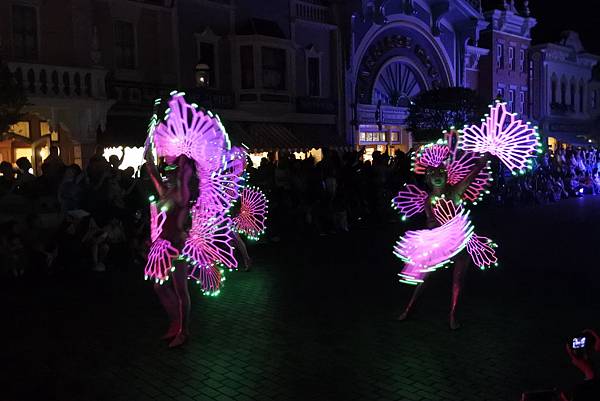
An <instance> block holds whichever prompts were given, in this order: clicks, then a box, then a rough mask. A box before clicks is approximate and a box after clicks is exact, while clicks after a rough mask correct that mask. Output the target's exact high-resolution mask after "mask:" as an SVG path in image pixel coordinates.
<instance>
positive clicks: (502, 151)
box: [459, 103, 540, 172]
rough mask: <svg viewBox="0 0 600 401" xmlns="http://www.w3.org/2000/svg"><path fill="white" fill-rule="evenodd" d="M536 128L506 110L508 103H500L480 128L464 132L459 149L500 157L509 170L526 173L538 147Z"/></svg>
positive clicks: (471, 127) (465, 129)
mask: <svg viewBox="0 0 600 401" xmlns="http://www.w3.org/2000/svg"><path fill="white" fill-rule="evenodd" d="M539 145H540V143H539V139H538V134H537V132H536V130H535V128H533V127H530V126H529V125H527V124H525V123H523V121H521V120H518V119H517V118H516V114H513V113H509V112H507V111H506V103H497V104H496V105H495V106H493V107H491V108H490V114H489V116H488V117H487V118H486V119H485V121H484V122H483V123H482V124H481V126H477V125H472V126H470V127H466V128H464V129H463V130H462V135H461V136H460V142H459V147H460V148H461V149H463V150H466V151H470V152H475V153H486V152H489V153H491V154H492V155H494V156H497V157H498V158H499V159H500V161H502V163H504V165H506V167H508V168H509V169H510V170H512V171H513V172H514V171H524V170H525V169H527V168H528V167H529V162H530V160H531V159H532V158H533V157H534V155H535V154H536V152H537V151H538V148H539Z"/></svg>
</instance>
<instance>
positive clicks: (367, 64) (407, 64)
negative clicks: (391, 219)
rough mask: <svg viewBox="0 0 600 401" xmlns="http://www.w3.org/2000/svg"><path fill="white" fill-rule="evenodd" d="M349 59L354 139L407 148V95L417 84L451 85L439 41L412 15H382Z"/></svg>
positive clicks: (377, 146) (451, 77)
mask: <svg viewBox="0 0 600 401" xmlns="http://www.w3.org/2000/svg"><path fill="white" fill-rule="evenodd" d="M352 60H353V67H352V74H351V77H352V87H351V88H350V89H351V90H352V92H353V93H352V95H353V96H352V98H353V99H352V101H353V104H352V107H353V110H352V113H353V116H354V118H353V130H354V143H355V144H357V145H359V146H367V148H369V147H370V148H373V149H380V150H381V149H384V148H385V147H386V146H387V147H388V148H400V149H403V150H407V149H408V148H409V147H410V146H411V140H410V135H409V133H408V132H407V131H406V129H405V121H406V117H407V116H408V106H409V105H410V101H411V99H412V98H414V97H415V96H416V95H417V94H418V93H419V92H421V91H423V90H428V89H432V88H439V87H447V86H452V85H453V82H454V71H453V70H452V67H451V62H450V58H449V57H448V55H447V53H446V51H445V49H444V47H443V46H442V45H441V44H440V42H439V39H438V38H435V37H434V36H433V35H432V34H431V30H430V28H429V27H427V26H426V25H425V24H423V23H422V22H421V21H419V20H417V19H416V18H414V17H411V16H406V15H396V16H387V21H386V23H385V24H383V25H376V24H374V25H372V26H371V28H370V29H369V30H368V32H366V33H365V35H364V36H363V37H362V40H361V41H360V43H359V44H358V45H357V46H356V49H355V51H354V54H353V57H352Z"/></svg>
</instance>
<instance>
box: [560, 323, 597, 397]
mask: <svg viewBox="0 0 600 401" xmlns="http://www.w3.org/2000/svg"><path fill="white" fill-rule="evenodd" d="M583 334H585V337H586V342H588V344H587V345H586V348H585V349H584V351H583V352H580V353H578V352H576V351H575V350H573V349H572V347H571V344H568V343H567V344H566V350H567V355H568V356H569V358H570V359H571V362H572V363H573V365H575V367H576V368H577V369H579V370H580V371H581V373H583V375H584V381H583V382H581V383H579V384H577V385H576V386H575V388H574V389H573V392H572V395H571V396H570V397H569V395H567V394H565V392H562V393H561V398H562V401H597V400H600V378H599V377H598V373H597V372H596V368H595V366H594V364H593V362H592V359H591V354H592V353H598V352H600V337H598V334H596V332H595V331H594V330H591V329H586V330H584V331H583Z"/></svg>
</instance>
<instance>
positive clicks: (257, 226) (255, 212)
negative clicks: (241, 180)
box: [233, 187, 268, 240]
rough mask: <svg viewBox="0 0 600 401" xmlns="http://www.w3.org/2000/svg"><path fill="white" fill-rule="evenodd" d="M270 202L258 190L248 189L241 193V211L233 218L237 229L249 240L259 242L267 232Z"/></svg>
mask: <svg viewBox="0 0 600 401" xmlns="http://www.w3.org/2000/svg"><path fill="white" fill-rule="evenodd" d="M267 203H268V200H267V197H266V196H265V194H264V193H263V192H262V191H261V190H260V189H258V188H255V187H246V188H244V189H243V190H242V192H241V193H240V210H239V213H238V215H237V216H235V217H234V218H233V226H234V227H235V229H236V230H237V231H238V232H239V233H242V234H244V235H246V236H247V237H248V238H249V239H253V240H258V238H259V237H260V236H261V235H262V234H263V233H264V232H265V221H266V220H267V211H268V206H267Z"/></svg>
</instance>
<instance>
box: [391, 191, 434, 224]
mask: <svg viewBox="0 0 600 401" xmlns="http://www.w3.org/2000/svg"><path fill="white" fill-rule="evenodd" d="M404 188H405V189H404V190H402V191H400V192H398V195H397V196H396V197H395V198H394V199H392V206H393V207H394V209H396V210H398V211H400V213H401V214H402V219H403V220H405V219H406V218H407V217H411V216H414V215H415V214H417V213H421V212H423V211H424V210H425V201H426V200H427V197H428V195H427V192H425V191H422V190H420V189H419V188H418V187H417V186H416V185H413V184H408V185H406V186H405V187H404Z"/></svg>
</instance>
